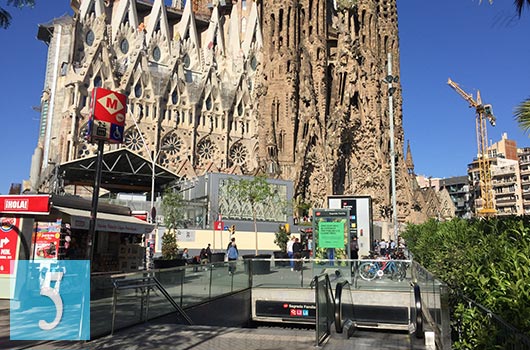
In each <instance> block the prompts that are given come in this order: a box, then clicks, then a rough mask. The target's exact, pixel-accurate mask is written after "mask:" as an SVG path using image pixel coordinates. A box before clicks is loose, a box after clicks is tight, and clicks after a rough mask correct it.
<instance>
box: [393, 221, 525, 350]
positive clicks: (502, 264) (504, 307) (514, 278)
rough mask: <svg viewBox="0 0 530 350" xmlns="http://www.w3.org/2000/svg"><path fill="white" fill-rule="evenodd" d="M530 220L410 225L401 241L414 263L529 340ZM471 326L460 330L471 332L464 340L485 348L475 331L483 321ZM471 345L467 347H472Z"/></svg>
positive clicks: (477, 319)
mask: <svg viewBox="0 0 530 350" xmlns="http://www.w3.org/2000/svg"><path fill="white" fill-rule="evenodd" d="M528 221H529V219H528V218H526V217H525V218H520V217H506V218H492V219H485V220H472V221H465V220H462V219H453V220H452V221H449V222H437V221H434V220H431V221H429V222H426V223H424V224H422V225H409V227H408V228H407V230H406V232H403V234H402V236H403V238H405V240H406V241H407V246H408V248H409V249H410V250H411V252H412V253H413V254H414V257H415V259H416V260H417V261H418V262H419V263H420V264H421V265H423V266H424V267H425V268H426V269H427V270H429V271H431V272H432V273H433V274H434V275H436V276H437V277H438V278H440V279H441V280H443V281H445V282H446V283H447V284H448V285H449V286H450V287H451V288H453V289H454V290H459V291H461V292H462V293H463V294H464V295H466V296H467V297H468V298H470V299H472V300H475V301H476V302H478V303H479V304H481V305H484V306H485V307H486V308H488V309H490V310H491V311H493V313H495V314H496V315H498V316H500V317H501V318H502V319H504V320H506V321H508V322H509V323H510V324H512V325H513V326H514V327H516V328H517V329H519V330H521V331H522V332H524V333H526V334H529V335H530V289H529V288H528V286H529V285H530V225H529V222H528ZM455 310H456V311H455V315H456V316H457V317H460V316H462V317H463V316H466V315H467V314H465V313H463V312H461V315H458V314H457V313H458V312H459V311H458V308H455ZM466 312H471V311H466ZM470 319H471V320H472V319H473V317H471V318H470ZM469 322H471V321H469ZM473 322H476V323H477V324H476V325H471V324H466V325H465V327H462V329H464V330H468V331H469V332H470V333H469V334H468V336H469V337H465V338H463V339H466V341H468V342H470V341H475V342H482V343H480V344H484V340H483V339H479V338H480V337H482V336H484V334H481V333H479V332H477V331H476V330H474V329H475V328H474V327H475V326H476V327H483V326H481V325H480V323H481V322H482V321H481V320H480V319H479V318H475V321H473ZM470 330H472V331H470ZM470 344H471V345H469V346H471V347H468V348H473V347H472V343H470ZM466 346H467V345H466ZM461 348H462V349H464V348H466V347H465V346H464V347H461ZM478 348H483V349H485V348H487V347H485V346H479V347H478Z"/></svg>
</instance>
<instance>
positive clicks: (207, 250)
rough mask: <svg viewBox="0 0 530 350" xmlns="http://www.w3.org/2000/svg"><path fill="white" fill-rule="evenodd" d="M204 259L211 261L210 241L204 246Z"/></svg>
mask: <svg viewBox="0 0 530 350" xmlns="http://www.w3.org/2000/svg"><path fill="white" fill-rule="evenodd" d="M206 259H208V262H209V263H211V262H212V249H211V248H210V243H208V246H207V247H206Z"/></svg>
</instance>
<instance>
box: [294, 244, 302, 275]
mask: <svg viewBox="0 0 530 350" xmlns="http://www.w3.org/2000/svg"><path fill="white" fill-rule="evenodd" d="M293 258H294V259H296V260H297V261H296V262H295V263H294V271H301V270H302V262H301V261H300V259H301V258H302V243H300V242H299V241H298V238H295V239H294V243H293Z"/></svg>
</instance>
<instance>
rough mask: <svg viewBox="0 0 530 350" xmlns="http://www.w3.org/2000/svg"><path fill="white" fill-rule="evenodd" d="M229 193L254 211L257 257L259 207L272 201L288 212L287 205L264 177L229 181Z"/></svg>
mask: <svg viewBox="0 0 530 350" xmlns="http://www.w3.org/2000/svg"><path fill="white" fill-rule="evenodd" d="M227 187H228V191H229V192H230V193H232V194H233V195H234V197H236V198H237V199H238V200H239V201H241V202H242V203H245V202H246V203H248V204H249V205H250V208H251V210H252V219H253V221H254V234H255V241H256V255H257V254H258V238H257V237H258V228H257V212H256V209H257V207H258V205H265V204H267V203H268V202H270V201H271V199H272V202H273V203H275V204H276V205H279V206H281V207H283V208H285V209H286V210H287V208H288V203H286V202H285V201H284V200H283V199H282V198H280V196H279V194H278V193H277V192H276V190H275V187H274V186H273V185H271V184H269V183H268V182H267V178H266V177H265V176H263V175H258V176H255V177H253V178H251V179H246V178H240V179H238V180H234V179H229V180H228V186H227Z"/></svg>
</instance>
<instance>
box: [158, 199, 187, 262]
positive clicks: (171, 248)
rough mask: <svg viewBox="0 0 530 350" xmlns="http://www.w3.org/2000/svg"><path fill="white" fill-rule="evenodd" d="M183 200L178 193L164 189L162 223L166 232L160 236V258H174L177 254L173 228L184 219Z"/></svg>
mask: <svg viewBox="0 0 530 350" xmlns="http://www.w3.org/2000/svg"><path fill="white" fill-rule="evenodd" d="M183 206H184V201H183V199H182V196H181V195H180V194H179V193H174V192H171V191H166V192H165V193H164V197H163V198H162V210H163V212H164V225H165V226H166V232H165V233H164V235H163V236H162V258H163V259H165V260H174V259H176V258H177V256H178V250H179V249H178V244H177V236H176V235H175V230H176V229H177V228H178V226H179V225H180V224H181V223H182V220H183V219H184V209H183Z"/></svg>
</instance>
